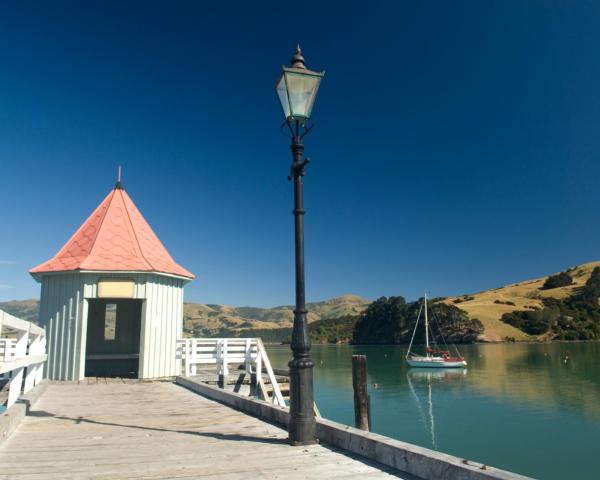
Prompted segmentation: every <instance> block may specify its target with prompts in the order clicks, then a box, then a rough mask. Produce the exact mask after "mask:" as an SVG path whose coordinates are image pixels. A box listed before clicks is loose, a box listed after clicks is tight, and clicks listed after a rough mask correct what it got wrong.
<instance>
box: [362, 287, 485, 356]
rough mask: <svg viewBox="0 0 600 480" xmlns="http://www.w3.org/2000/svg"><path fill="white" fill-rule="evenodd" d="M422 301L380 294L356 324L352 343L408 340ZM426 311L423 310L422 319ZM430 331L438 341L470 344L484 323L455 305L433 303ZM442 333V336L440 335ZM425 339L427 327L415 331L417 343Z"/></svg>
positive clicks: (388, 342)
mask: <svg viewBox="0 0 600 480" xmlns="http://www.w3.org/2000/svg"><path fill="white" fill-rule="evenodd" d="M422 302H423V300H422V299H420V300H418V301H416V302H411V303H406V301H405V300H404V298H402V297H390V298H386V297H381V298H379V299H378V300H376V301H375V302H373V303H372V304H371V305H370V306H369V307H368V308H367V310H366V311H365V312H364V314H363V315H362V316H361V317H360V318H359V320H358V322H357V323H356V327H355V329H354V335H353V343H355V344H357V343H362V344H374V343H376V344H386V343H387V344H390V343H409V342H410V339H411V336H412V334H413V330H414V327H415V323H416V321H417V318H418V316H419V310H420V309H421V305H422ZM422 316H423V313H422V312H421V321H422V318H423V317H422ZM429 318H430V319H431V320H430V322H431V330H432V333H433V335H434V337H435V338H436V339H437V341H438V342H439V343H442V338H441V335H443V337H444V338H445V339H446V341H447V342H449V343H470V342H474V341H476V340H477V337H478V335H480V334H481V333H483V324H482V323H481V322H480V321H479V320H477V319H473V320H471V319H469V316H468V314H467V313H466V312H465V311H463V310H460V309H459V308H457V307H455V306H453V305H446V304H444V303H437V302H436V299H432V300H431V303H430V317H429ZM440 333H441V335H440ZM424 342H425V329H424V328H419V329H417V331H416V335H415V343H424Z"/></svg>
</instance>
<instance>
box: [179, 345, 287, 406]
mask: <svg viewBox="0 0 600 480" xmlns="http://www.w3.org/2000/svg"><path fill="white" fill-rule="evenodd" d="M178 344H179V345H178V359H179V360H180V361H181V364H182V370H183V375H185V376H186V377H191V376H194V375H196V374H197V373H198V366H200V365H215V366H216V373H217V374H218V375H219V376H221V377H222V378H223V377H225V378H227V376H228V375H229V366H230V365H240V364H243V365H244V370H245V372H246V373H248V374H251V375H252V374H253V375H254V376H253V378H255V381H256V384H257V385H256V387H257V388H258V390H259V391H260V392H261V394H262V396H263V398H264V399H265V400H266V399H271V401H272V402H273V403H275V404H276V405H279V406H282V407H285V406H286V404H285V400H284V398H283V395H282V394H281V389H280V388H279V384H278V383H277V377H275V373H274V372H273V367H271V362H270V361H269V357H268V356H267V352H266V350H265V347H264V345H263V343H262V340H261V339H260V338H186V339H184V340H179V342H178ZM263 369H264V370H266V374H267V378H268V379H269V381H270V382H271V386H272V391H273V395H272V396H269V394H268V390H267V387H266V385H265V382H264V380H263V376H262V371H263Z"/></svg>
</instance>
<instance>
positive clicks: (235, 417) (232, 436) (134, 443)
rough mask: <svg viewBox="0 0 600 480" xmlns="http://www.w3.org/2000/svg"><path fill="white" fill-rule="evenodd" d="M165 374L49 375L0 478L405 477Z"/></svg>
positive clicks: (11, 442) (0, 461)
mask: <svg viewBox="0 0 600 480" xmlns="http://www.w3.org/2000/svg"><path fill="white" fill-rule="evenodd" d="M286 438H287V432H286V431H285V430H282V429H281V428H278V427H276V426H274V425H271V424H269V423H266V422H264V421H262V420H260V419H257V418H255V417H252V416H250V415H247V414H244V413H242V412H239V411H237V410H234V409H232V408H230V407H227V406H225V405H222V404H220V403H217V402H215V401H213V400H209V399H207V398H204V397H202V396H200V395H198V394H196V393H193V392H191V391H189V390H187V389H185V388H183V387H181V386H179V385H175V384H173V383H171V382H141V381H136V380H120V379H115V380H110V379H109V380H105V379H93V380H92V381H91V382H90V383H88V381H85V382H79V383H52V384H50V385H48V387H47V390H46V392H45V393H44V394H43V395H42V397H41V398H40V400H38V402H37V403H36V404H35V406H34V407H33V408H32V409H31V411H30V412H29V415H28V416H27V417H26V418H25V419H24V420H23V422H22V423H21V424H20V426H19V427H18V429H17V430H16V431H15V432H14V433H13V434H12V435H11V436H10V437H9V438H8V439H7V440H6V441H4V442H3V443H2V444H0V465H1V466H2V467H1V469H0V479H2V480H19V479H22V480H25V479H27V480H34V479H35V480H38V479H49V480H50V479H56V480H66V479H98V480H99V479H111V480H112V479H167V478H169V479H177V478H202V479H211V478H220V479H232V480H233V479H267V478H268V479H277V478H281V479H284V478H285V479H301V478H302V479H323V478H350V479H351V478H355V479H361V478H365V479H371V478H373V479H375V478H405V479H409V478H410V479H414V477H411V476H410V475H402V474H399V473H398V471H397V470H393V469H391V468H389V467H384V466H383V465H380V464H377V463H374V462H370V461H367V460H365V459H362V458H360V457H358V456H355V455H352V454H350V453H348V452H345V451H341V450H337V449H335V448H329V447H328V446H327V445H314V446H310V447H290V446H289V445H288V444H287V443H286Z"/></svg>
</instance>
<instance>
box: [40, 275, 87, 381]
mask: <svg viewBox="0 0 600 480" xmlns="http://www.w3.org/2000/svg"><path fill="white" fill-rule="evenodd" d="M83 286H84V279H83V276H82V275H76V274H73V275H47V276H44V278H43V280H42V293H41V297H40V298H41V302H40V324H41V325H42V326H44V327H46V332H47V334H48V343H47V350H48V361H47V368H46V369H45V370H44V373H45V375H46V376H47V377H48V378H50V379H52V380H77V379H78V378H79V363H78V360H79V358H78V356H79V355H80V354H81V345H80V344H81V336H80V334H79V332H80V331H81V323H82V311H83V308H82V302H83Z"/></svg>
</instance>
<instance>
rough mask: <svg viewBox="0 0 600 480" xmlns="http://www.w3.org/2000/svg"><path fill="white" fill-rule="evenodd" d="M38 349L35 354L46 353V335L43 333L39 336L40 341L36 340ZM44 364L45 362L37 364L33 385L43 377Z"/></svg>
mask: <svg viewBox="0 0 600 480" xmlns="http://www.w3.org/2000/svg"><path fill="white" fill-rule="evenodd" d="M38 349H39V350H38V352H37V355H44V354H45V353H46V335H45V334H44V335H42V336H41V337H40V341H39V342H38ZM44 364H45V362H42V363H38V366H37V368H36V369H35V379H34V380H35V383H34V385H37V384H38V383H40V382H41V381H42V380H43V378H44Z"/></svg>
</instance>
